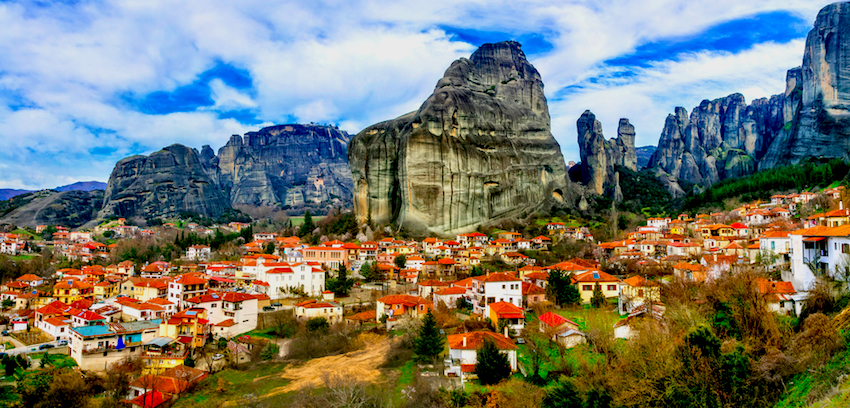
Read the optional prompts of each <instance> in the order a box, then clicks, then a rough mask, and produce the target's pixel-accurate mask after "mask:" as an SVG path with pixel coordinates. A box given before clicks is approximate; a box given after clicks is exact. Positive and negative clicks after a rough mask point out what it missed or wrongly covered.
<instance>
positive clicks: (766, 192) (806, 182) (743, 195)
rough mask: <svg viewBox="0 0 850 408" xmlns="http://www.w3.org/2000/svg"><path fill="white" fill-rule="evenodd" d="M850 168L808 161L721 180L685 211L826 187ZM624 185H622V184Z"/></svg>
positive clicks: (691, 198) (835, 161)
mask: <svg viewBox="0 0 850 408" xmlns="http://www.w3.org/2000/svg"><path fill="white" fill-rule="evenodd" d="M848 169H850V166H848V165H847V164H846V163H844V161H843V160H840V159H832V160H829V161H818V160H805V161H803V162H801V163H799V164H796V165H791V166H785V167H777V168H774V169H768V170H762V171H759V172H757V173H753V174H751V175H749V176H745V177H739V178H734V179H727V180H722V181H720V182H718V183H716V184H714V185H713V186H711V187H709V188H708V189H707V190H705V191H704V192H702V193H701V194H697V195H690V196H688V197H686V198H685V202H684V209H685V210H694V209H699V208H710V207H722V206H723V201H724V200H726V199H729V198H736V197H738V198H740V200H741V201H744V202H746V201H753V200H758V199H762V200H764V199H768V198H770V196H771V195H773V194H774V193H776V192H777V191H785V190H796V191H800V190H806V189H809V188H812V187H826V186H828V185H830V184H832V183H833V182H835V181H837V180H843V179H844V178H845V177H846V176H847V172H848ZM621 184H622V183H621Z"/></svg>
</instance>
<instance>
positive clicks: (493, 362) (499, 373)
mask: <svg viewBox="0 0 850 408" xmlns="http://www.w3.org/2000/svg"><path fill="white" fill-rule="evenodd" d="M475 358H476V359H477V362H476V363H475V373H476V374H478V380H479V381H481V384H482V385H492V384H497V383H498V382H499V381H502V380H504V379H505V378H508V377H510V375H511V366H510V364H509V363H508V356H507V355H505V354H502V353H501V352H500V351H499V348H498V347H496V343H494V342H493V340H491V339H490V338H486V339H485V340H484V344H482V345H481V348H479V349H478V351H477V352H476V353H475Z"/></svg>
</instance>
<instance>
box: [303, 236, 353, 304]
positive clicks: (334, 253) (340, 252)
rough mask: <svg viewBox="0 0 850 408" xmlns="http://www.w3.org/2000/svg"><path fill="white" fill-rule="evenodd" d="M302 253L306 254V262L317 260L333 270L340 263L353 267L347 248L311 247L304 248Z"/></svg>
mask: <svg viewBox="0 0 850 408" xmlns="http://www.w3.org/2000/svg"><path fill="white" fill-rule="evenodd" d="M301 253H302V254H303V255H304V262H308V263H309V262H317V263H319V264H320V265H322V266H325V267H327V268H328V269H331V270H336V269H337V268H339V265H345V267H346V268H351V265H350V264H349V262H348V256H347V254H348V250H347V249H345V248H335V247H309V248H304V249H303V250H302V251H301ZM319 292H320V293H321V291H319Z"/></svg>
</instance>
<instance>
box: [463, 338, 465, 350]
mask: <svg viewBox="0 0 850 408" xmlns="http://www.w3.org/2000/svg"><path fill="white" fill-rule="evenodd" d="M463 348H466V336H463Z"/></svg>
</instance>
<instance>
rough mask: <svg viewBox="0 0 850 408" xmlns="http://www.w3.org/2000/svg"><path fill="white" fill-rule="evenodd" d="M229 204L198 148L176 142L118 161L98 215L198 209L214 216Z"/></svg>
mask: <svg viewBox="0 0 850 408" xmlns="http://www.w3.org/2000/svg"><path fill="white" fill-rule="evenodd" d="M228 208H230V205H229V203H228V201H227V199H226V198H225V197H224V195H222V193H221V191H220V189H219V188H218V186H217V185H216V184H215V183H213V182H212V181H211V180H210V178H209V176H208V175H207V173H206V171H204V168H203V166H202V165H201V161H200V159H199V158H198V154H197V152H196V151H195V150H193V149H190V148H188V147H186V146H183V145H179V144H175V145H171V146H168V147H166V148H164V149H162V150H160V151H158V152H155V153H153V154H151V155H150V156H132V157H128V158H126V159H122V160H121V161H119V162H118V163H117V164H116V165H115V168H114V169H113V170H112V175H110V177H109V183H108V184H107V187H106V192H105V194H104V200H103V209H102V210H101V211H100V214H99V216H100V218H106V217H108V216H110V215H117V216H120V217H125V218H144V219H147V218H153V217H168V216H175V215H178V214H180V213H181V212H195V213H198V214H201V215H203V216H206V217H212V218H215V217H218V216H220V215H221V214H222V213H223V212H224V211H225V210H227V209H228Z"/></svg>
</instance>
